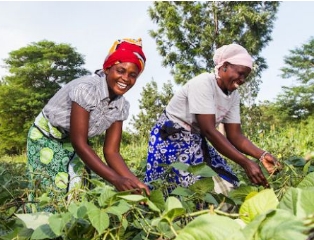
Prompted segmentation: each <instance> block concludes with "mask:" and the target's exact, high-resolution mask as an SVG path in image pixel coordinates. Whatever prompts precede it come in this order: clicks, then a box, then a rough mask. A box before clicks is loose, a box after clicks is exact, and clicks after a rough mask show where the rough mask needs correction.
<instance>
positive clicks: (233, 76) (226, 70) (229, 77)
mask: <svg viewBox="0 0 314 240" xmlns="http://www.w3.org/2000/svg"><path fill="white" fill-rule="evenodd" d="M250 72H251V69H250V68H249V67H246V66H241V65H233V64H230V63H225V64H224V65H223V66H222V67H221V68H220V69H219V76H220V79H218V86H219V87H220V88H221V90H222V91H223V92H224V93H226V94H228V92H233V91H234V90H236V89H238V88H239V87H240V86H241V85H242V84H244V83H245V79H246V78H247V76H248V75H249V74H250Z"/></svg>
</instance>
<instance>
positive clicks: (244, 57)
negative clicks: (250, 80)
mask: <svg viewBox="0 0 314 240" xmlns="http://www.w3.org/2000/svg"><path fill="white" fill-rule="evenodd" d="M213 60H214V64H215V75H216V78H219V76H218V69H219V68H220V67H221V66H222V65H223V64H224V63H225V62H229V63H231V64H235V65H241V66H246V67H249V68H250V69H252V66H253V59H252V57H251V55H250V54H249V53H248V51H247V50H246V49H245V48H244V47H242V46H240V45H239V44H236V43H232V44H229V45H223V46H222V47H220V48H218V49H217V50H216V51H215V54H214V57H213Z"/></svg>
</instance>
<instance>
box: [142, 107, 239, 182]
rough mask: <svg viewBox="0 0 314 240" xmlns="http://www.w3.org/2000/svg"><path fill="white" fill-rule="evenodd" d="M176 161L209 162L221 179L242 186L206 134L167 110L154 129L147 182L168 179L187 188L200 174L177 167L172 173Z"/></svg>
mask: <svg viewBox="0 0 314 240" xmlns="http://www.w3.org/2000/svg"><path fill="white" fill-rule="evenodd" d="M205 156H206V157H205ZM175 162H182V163H185V164H187V165H197V164H200V163H203V162H206V163H207V164H208V166H210V167H211V168H212V169H213V170H214V171H215V172H216V173H217V174H218V175H219V176H220V177H221V178H223V179H225V180H226V181H228V182H230V183H232V184H233V185H234V186H235V187H236V186H238V185H239V180H238V178H237V177H236V175H235V174H234V172H233V171H232V169H231V167H230V166H229V165H228V164H227V162H226V160H225V159H223V158H222V157H221V156H220V155H219V153H218V152H217V151H216V150H215V149H214V148H213V147H212V146H210V145H209V144H208V142H207V141H206V140H205V138H204V137H202V136H201V135H200V134H197V133H192V132H190V131H188V130H186V129H184V128H182V127H181V126H180V125H179V124H178V123H174V122H173V121H171V120H170V119H169V118H168V117H167V115H166V113H165V112H164V113H163V114H162V115H161V116H160V118H159V119H158V121H157V123H156V125H155V126H154V127H153V128H152V131H151V135H150V138H149V145H148V156H147V166H146V175H145V179H144V182H146V183H148V184H149V182H151V181H153V180H157V179H166V180H167V181H172V182H175V183H177V184H179V185H181V186H182V187H186V186H189V185H191V184H193V183H195V182H196V181H197V180H198V179H199V177H198V176H194V175H192V174H191V173H188V172H185V171H182V170H177V169H175V168H173V171H171V173H169V172H168V171H167V166H168V165H170V164H172V163H175Z"/></svg>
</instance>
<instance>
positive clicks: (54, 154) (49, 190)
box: [27, 113, 89, 212]
mask: <svg viewBox="0 0 314 240" xmlns="http://www.w3.org/2000/svg"><path fill="white" fill-rule="evenodd" d="M49 125H50V124H49V122H48V121H47V120H46V118H45V117H44V116H43V114H42V113H41V114H39V116H38V117H37V118H36V120H35V123H34V124H33V126H32V127H31V128H30V130H29V133H28V137H27V160H28V161H27V176H28V178H29V179H28V181H29V190H30V191H29V197H28V200H29V202H30V203H31V204H29V206H28V211H30V212H36V211H48V212H54V211H56V210H57V209H58V208H59V207H60V206H62V205H64V204H60V203H65V204H66V202H67V201H70V199H71V197H73V194H72V195H71V190H73V189H75V188H77V187H78V188H80V187H81V185H82V183H83V179H84V178H85V177H88V176H89V171H88V170H87V169H85V165H84V163H83V162H82V161H81V160H80V159H79V157H78V156H77V155H76V154H75V151H74V149H73V147H72V145H71V143H70V141H69V140H68V139H67V138H66V137H65V136H64V134H63V133H62V132H61V131H59V130H58V129H56V128H54V127H52V126H51V125H50V126H49ZM56 137H59V138H60V139H58V138H56ZM72 193H73V191H72Z"/></svg>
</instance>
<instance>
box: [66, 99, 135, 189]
mask: <svg viewBox="0 0 314 240" xmlns="http://www.w3.org/2000/svg"><path fill="white" fill-rule="evenodd" d="M88 126H89V112H88V111H86V110H85V109H84V108H82V107H81V106H80V105H79V104H77V103H75V102H73V103H72V109H71V119H70V140H71V143H72V145H73V148H74V150H75V152H76V153H77V154H78V155H79V157H80V158H81V159H82V161H83V162H84V163H85V164H86V165H87V166H88V167H89V168H90V169H91V170H92V171H94V172H95V173H96V174H98V175H99V176H100V177H102V178H104V179H105V180H107V181H109V182H110V183H112V184H113V185H114V186H115V187H116V188H117V190H119V191H125V190H131V189H136V188H138V185H137V184H136V183H135V182H134V181H133V180H132V179H130V178H129V177H128V176H121V175H119V174H118V173H117V172H116V171H114V170H113V169H111V168H110V167H108V166H107V165H106V164H104V162H103V161H102V160H101V159H100V158H99V156H98V155H97V154H96V153H95V151H94V150H93V149H92V148H91V147H90V146H89V145H88V142H87V140H88Z"/></svg>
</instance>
